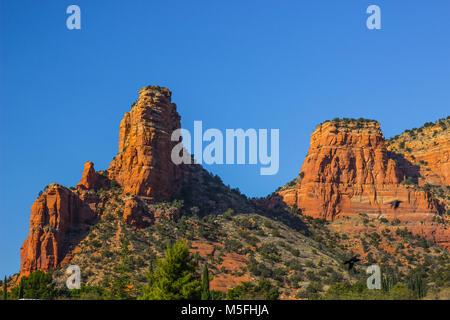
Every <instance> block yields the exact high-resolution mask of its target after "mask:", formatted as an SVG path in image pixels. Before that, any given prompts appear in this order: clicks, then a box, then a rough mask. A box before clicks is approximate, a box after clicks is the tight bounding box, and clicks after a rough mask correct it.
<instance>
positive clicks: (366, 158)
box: [279, 121, 438, 220]
mask: <svg viewBox="0 0 450 320" xmlns="http://www.w3.org/2000/svg"><path fill="white" fill-rule="evenodd" d="M405 178H406V177H405V173H404V172H402V171H401V170H400V169H399V167H398V165H397V164H396V162H395V161H394V160H393V159H390V158H389V156H388V152H387V149H386V146H385V140H384V137H383V135H382V133H381V130H380V125H379V123H378V122H375V121H361V122H359V123H357V122H348V123H346V122H344V121H329V122H325V123H323V124H321V125H320V126H318V128H317V129H316V130H315V131H314V132H313V133H312V135H311V144H310V148H309V151H308V155H307V156H306V158H305V160H304V162H303V166H302V168H301V171H300V176H299V178H298V183H297V185H296V186H295V187H294V188H288V189H287V190H283V191H281V192H280V193H279V194H280V195H281V196H282V197H283V199H284V200H285V202H286V203H287V204H288V205H290V206H293V205H296V206H297V208H298V209H300V210H301V211H302V213H304V214H306V215H309V216H313V217H316V218H324V219H327V220H333V219H335V218H338V217H341V216H345V215H352V214H358V213H377V214H386V215H390V216H393V217H394V216H396V215H398V214H399V213H401V212H408V213H409V214H410V215H411V217H414V216H417V217H418V216H419V215H420V219H422V218H424V217H425V216H428V215H430V216H433V215H435V214H437V213H438V210H437V205H436V203H435V201H434V200H433V199H432V198H431V197H430V195H429V194H427V193H426V192H424V191H420V190H414V189H412V188H409V187H407V186H405V185H402V184H401V182H402V181H403V180H404V179H405Z"/></svg>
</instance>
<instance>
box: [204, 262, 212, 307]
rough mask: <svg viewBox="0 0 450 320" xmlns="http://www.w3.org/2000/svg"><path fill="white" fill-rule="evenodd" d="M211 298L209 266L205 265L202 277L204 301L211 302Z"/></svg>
mask: <svg viewBox="0 0 450 320" xmlns="http://www.w3.org/2000/svg"><path fill="white" fill-rule="evenodd" d="M210 297H211V296H210V292H209V272H208V264H206V263H205V266H204V267H203V277H202V300H209V299H210Z"/></svg>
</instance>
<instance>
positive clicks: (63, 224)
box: [20, 184, 95, 276]
mask: <svg viewBox="0 0 450 320" xmlns="http://www.w3.org/2000/svg"><path fill="white" fill-rule="evenodd" d="M94 219H95V213H94V211H93V210H92V209H91V208H90V207H89V206H88V205H86V204H85V203H84V202H83V201H82V200H81V199H80V197H79V196H78V194H77V193H76V192H73V191H71V190H70V189H67V188H65V187H63V186H60V185H58V184H51V185H50V186H49V187H48V188H47V190H46V191H45V193H43V194H42V195H40V196H39V197H38V198H37V199H36V201H35V202H34V204H33V205H32V206H31V218H30V234H29V236H28V238H27V239H26V240H25V242H24V243H23V245H22V248H21V249H20V256H21V260H22V264H21V268H20V274H21V276H26V275H28V274H30V273H31V272H33V271H35V270H43V271H47V270H51V269H54V268H55V267H56V266H57V265H58V263H60V262H61V260H62V259H63V258H64V256H65V254H66V253H67V250H68V249H69V246H70V244H71V242H72V241H73V240H74V239H75V238H76V234H78V235H80V234H82V233H83V232H84V231H86V230H87V229H88V226H89V224H91V223H92V221H93V220H94ZM70 234H72V237H71V236H70Z"/></svg>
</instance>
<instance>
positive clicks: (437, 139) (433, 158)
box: [387, 118, 450, 186]
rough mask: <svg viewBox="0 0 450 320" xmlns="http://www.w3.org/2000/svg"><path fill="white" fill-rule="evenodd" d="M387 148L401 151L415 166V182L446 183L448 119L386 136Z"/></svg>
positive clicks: (448, 180)
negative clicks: (418, 177)
mask: <svg viewBox="0 0 450 320" xmlns="http://www.w3.org/2000/svg"><path fill="white" fill-rule="evenodd" d="M387 148H388V150H389V151H392V152H395V153H401V154H403V155H404V156H405V158H406V159H408V161H410V162H411V163H412V164H414V165H415V166H416V168H418V170H419V173H420V177H421V179H419V181H418V182H419V184H421V185H423V184H426V183H429V184H432V185H444V186H450V119H449V118H447V119H441V120H439V121H437V122H435V123H427V124H426V125H425V126H423V127H421V128H418V129H413V130H407V131H405V132H404V133H402V134H400V135H398V136H396V137H394V138H392V139H390V140H389V141H388V143H387Z"/></svg>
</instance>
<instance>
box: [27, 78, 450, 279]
mask: <svg viewBox="0 0 450 320" xmlns="http://www.w3.org/2000/svg"><path fill="white" fill-rule="evenodd" d="M177 128H180V116H179V114H178V113H177V110H176V105H175V104H173V103H172V102H171V92H170V91H169V90H168V89H165V88H160V87H156V86H149V87H145V88H143V89H141V90H140V92H139V99H138V101H137V102H135V103H134V104H133V106H132V109H131V110H130V111H129V112H127V113H126V114H125V116H124V119H123V120H122V122H121V124H120V134H119V152H118V154H117V156H116V157H115V158H114V160H113V161H112V162H111V164H110V166H109V168H108V170H107V171H106V172H96V171H95V169H94V165H93V163H92V162H87V163H86V164H85V166H84V170H83V174H82V177H81V181H80V183H78V184H77V187H76V189H74V190H72V189H69V188H65V187H63V186H61V185H58V184H51V185H49V186H48V187H47V188H46V189H45V191H44V193H42V194H41V195H40V196H39V197H38V198H37V199H36V201H35V202H34V204H33V205H32V207H31V218H30V231H29V236H28V237H27V239H26V240H25V241H24V243H23V245H22V247H21V250H20V253H21V270H20V276H21V277H22V276H25V275H28V274H30V273H31V272H33V271H35V270H43V271H48V270H52V269H55V268H56V267H57V266H58V265H59V264H63V263H64V262H65V261H68V260H70V257H71V254H72V253H71V252H72V250H73V248H74V247H75V246H76V244H77V243H78V242H79V241H80V240H81V239H82V238H83V237H84V236H86V234H87V232H88V231H89V228H90V226H92V225H94V224H95V223H96V221H97V219H98V218H99V217H98V215H99V214H101V208H102V206H103V203H102V199H100V198H99V197H98V196H97V194H96V193H95V190H96V189H98V188H101V187H104V186H107V185H110V184H111V183H115V181H117V183H119V184H120V185H121V186H122V187H123V188H124V192H125V193H127V194H130V196H131V197H130V199H129V200H128V201H127V202H126V203H125V208H124V214H123V218H124V221H125V223H128V224H130V225H133V226H136V227H141V226H145V225H146V224H147V223H149V222H158V215H159V213H158V212H155V213H154V216H153V217H151V219H150V220H151V221H148V219H149V218H148V217H144V216H142V213H141V212H142V210H140V207H139V206H140V204H139V202H138V201H137V200H136V199H135V198H134V197H139V199H146V200H148V201H154V202H157V201H165V200H169V199H171V198H173V197H174V196H175V195H177V194H178V192H179V191H180V190H179V189H180V185H181V182H182V181H184V180H183V179H186V176H189V175H190V174H191V175H192V174H193V173H190V171H192V169H191V168H187V167H182V166H176V165H174V164H173V163H172V161H171V158H170V155H171V151H172V148H173V146H174V144H175V143H177V142H172V141H171V140H170V135H171V133H172V131H173V130H175V129H177ZM447 138H448V136H447ZM446 143H447V147H448V139H447V141H446ZM432 150H434V149H432ZM421 152H424V154H426V150H425V151H421ZM433 152H434V151H433ZM443 154H444V153H443V152H442V151H439V152H434V155H433V156H426V155H424V156H423V158H424V159H428V161H429V163H430V166H431V167H432V168H433V172H436V175H438V176H439V177H440V178H439V179H442V181H444V182H448V180H445V179H448V171H446V170H447V169H445V168H448V148H447V153H446V154H447V158H442V155H443ZM433 157H436V158H439V159H437V160H436V161H431V159H430V158H433ZM406 163H408V162H406ZM445 166H447V167H445ZM188 167H192V166H188ZM440 168H442V169H440ZM408 170H411V168H409V167H408V166H405V164H403V167H401V166H399V165H398V164H397V162H396V161H395V160H394V159H392V158H390V156H389V152H388V150H387V149H386V143H385V140H384V137H383V136H382V134H381V131H380V127H379V124H378V123H377V122H364V123H363V124H348V125H347V124H345V125H344V124H337V123H333V122H325V123H324V124H322V125H320V126H318V128H317V129H316V130H315V131H314V133H313V134H312V136H311V146H310V149H309V152H308V155H307V157H306V159H305V161H304V163H303V166H302V169H301V173H300V176H299V178H298V179H297V180H298V181H297V183H296V184H295V185H294V186H291V187H287V188H284V189H282V190H281V191H279V192H278V193H276V196H277V197H280V198H282V199H283V200H284V202H285V203H286V204H287V205H289V206H297V208H299V209H300V210H301V212H302V213H303V214H306V215H310V216H313V217H317V218H325V219H328V220H333V219H337V218H340V217H342V216H345V215H355V214H358V213H361V212H362V213H373V214H377V215H382V216H386V217H387V218H389V219H395V218H399V219H401V220H403V221H408V222H411V224H410V225H408V227H411V228H412V229H414V228H415V232H417V233H420V232H423V233H424V235H426V236H430V235H431V234H433V235H434V236H436V237H437V238H435V239H434V241H436V242H438V243H441V244H444V245H448V243H449V232H448V230H441V229H439V226H435V225H434V224H433V222H432V221H433V218H434V217H435V216H437V215H438V206H439V204H438V203H437V201H436V200H435V199H433V198H432V197H431V196H430V194H429V193H427V192H424V191H420V190H415V189H414V188H411V187H408V186H404V185H402V184H401V181H402V180H403V179H404V178H405V176H406V175H407V174H408V172H407V171H408ZM439 172H444V173H443V174H440V173H439ZM446 174H447V175H446ZM395 200H398V201H401V202H400V205H399V207H398V208H397V209H395V208H392V207H391V205H390V203H391V202H392V201H395ZM170 214H173V215H174V216H175V215H176V214H177V213H176V212H174V213H170ZM423 223H426V225H424V224H423ZM427 228H428V229H427ZM424 230H425V231H424ZM219 287H220V286H219Z"/></svg>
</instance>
